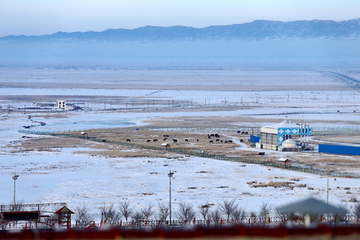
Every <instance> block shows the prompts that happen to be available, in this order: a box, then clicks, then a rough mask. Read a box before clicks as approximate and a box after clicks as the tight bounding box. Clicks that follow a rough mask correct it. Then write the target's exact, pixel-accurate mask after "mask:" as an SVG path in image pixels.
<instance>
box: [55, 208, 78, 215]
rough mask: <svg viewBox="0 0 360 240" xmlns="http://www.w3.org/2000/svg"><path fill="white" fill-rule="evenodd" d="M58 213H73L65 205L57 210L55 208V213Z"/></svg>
mask: <svg viewBox="0 0 360 240" xmlns="http://www.w3.org/2000/svg"><path fill="white" fill-rule="evenodd" d="M59 213H70V214H74V212H73V211H71V210H70V209H68V208H67V207H66V206H64V207H62V208H60V209H59V210H57V211H56V212H55V214H59Z"/></svg>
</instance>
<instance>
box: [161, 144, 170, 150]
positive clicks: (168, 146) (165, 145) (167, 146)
mask: <svg viewBox="0 0 360 240" xmlns="http://www.w3.org/2000/svg"><path fill="white" fill-rule="evenodd" d="M161 147H163V148H166V149H169V148H170V147H171V146H170V144H168V143H162V144H161Z"/></svg>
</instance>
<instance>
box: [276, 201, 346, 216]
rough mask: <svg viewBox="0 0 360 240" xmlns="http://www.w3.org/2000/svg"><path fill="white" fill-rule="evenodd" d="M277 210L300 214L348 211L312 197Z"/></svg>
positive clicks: (342, 212) (341, 212)
mask: <svg viewBox="0 0 360 240" xmlns="http://www.w3.org/2000/svg"><path fill="white" fill-rule="evenodd" d="M277 210H278V211H279V212H280V213H299V214H307V213H308V214H326V213H329V214H344V213H346V212H347V210H346V209H343V208H338V207H335V206H332V205H330V204H327V203H325V202H323V201H320V200H317V199H316V198H312V197H310V198H307V199H304V200H301V201H298V202H295V203H291V204H288V205H285V206H282V207H279V208H277Z"/></svg>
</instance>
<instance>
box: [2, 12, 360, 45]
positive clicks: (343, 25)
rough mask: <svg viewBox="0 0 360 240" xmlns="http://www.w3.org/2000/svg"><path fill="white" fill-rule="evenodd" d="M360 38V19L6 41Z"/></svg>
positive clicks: (147, 28)
mask: <svg viewBox="0 0 360 240" xmlns="http://www.w3.org/2000/svg"><path fill="white" fill-rule="evenodd" d="M314 38H326V39H359V38H360V18H357V19H351V20H346V21H338V22H336V21H332V20H311V21H308V20H301V21H290V22H282V21H268V20H255V21H253V22H249V23H242V24H232V25H216V26H208V27H204V28H193V27H186V26H171V27H159V26H145V27H139V28H135V29H124V28H120V29H107V30H105V31H102V32H95V31H87V32H71V33H67V32H57V33H54V34H49V35H41V36H25V35H21V36H14V35H10V36H5V37H1V38H0V41H7V42H43V41H45V42H52V41H111V42H114V41H115V42H117V41H195V40H215V41H216V40H263V39H314Z"/></svg>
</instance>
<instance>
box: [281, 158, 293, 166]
mask: <svg viewBox="0 0 360 240" xmlns="http://www.w3.org/2000/svg"><path fill="white" fill-rule="evenodd" d="M278 163H281V164H284V165H285V166H291V161H290V160H289V159H287V158H279V159H278Z"/></svg>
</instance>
